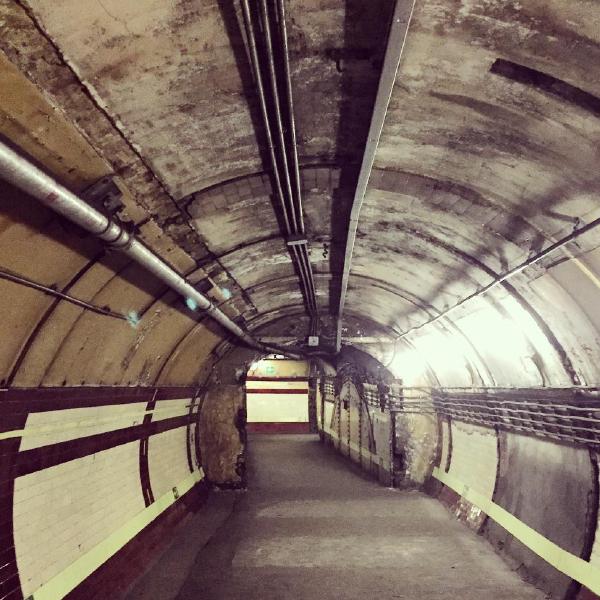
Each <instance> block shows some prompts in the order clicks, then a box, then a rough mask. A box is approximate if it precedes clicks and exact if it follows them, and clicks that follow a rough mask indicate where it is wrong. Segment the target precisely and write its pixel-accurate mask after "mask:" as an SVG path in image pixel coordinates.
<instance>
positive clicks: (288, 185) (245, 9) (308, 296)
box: [242, 0, 317, 313]
mask: <svg viewBox="0 0 600 600" xmlns="http://www.w3.org/2000/svg"><path fill="white" fill-rule="evenodd" d="M259 3H260V17H261V24H262V28H263V33H264V36H265V49H266V54H267V61H268V72H269V78H270V83H271V89H272V92H273V104H274V111H273V112H274V115H275V117H274V118H275V122H276V127H275V129H276V135H277V137H278V139H279V147H278V148H277V146H276V144H275V143H274V141H273V131H272V128H271V124H270V121H269V111H268V108H267V102H266V95H265V86H264V83H263V76H262V72H261V67H260V58H259V54H258V49H257V43H256V35H255V32H254V26H253V24H252V12H251V10H250V5H249V2H248V0H242V13H243V17H244V22H245V27H246V37H247V39H248V46H249V50H250V56H251V61H252V66H253V69H254V72H255V79H256V83H257V88H258V95H259V103H260V106H261V113H262V117H263V121H264V125H265V130H266V132H267V140H268V143H269V150H270V158H271V162H272V163H273V169H274V174H275V178H276V188H277V195H278V199H279V201H280V204H281V208H282V212H283V216H284V220H285V226H286V235H287V236H289V235H290V234H302V235H303V234H304V220H303V217H302V205H301V196H300V171H299V166H298V164H297V161H298V157H297V150H296V133H295V124H294V115H293V103H292V95H291V79H289V61H288V60H287V58H288V51H287V32H285V31H284V30H285V22H284V18H285V8H283V10H282V8H281V5H280V6H278V7H277V8H278V11H279V19H280V35H281V40H282V45H284V48H283V50H284V61H283V62H284V69H285V73H286V91H287V100H288V102H287V110H288V112H289V114H288V121H289V125H290V133H291V146H292V148H291V151H290V154H291V156H292V163H293V165H294V169H295V175H294V177H293V178H292V177H291V175H290V170H289V162H288V151H287V144H286V139H285V133H284V128H283V120H282V113H281V103H280V100H279V87H278V82H277V73H276V69H275V55H274V49H273V41H272V36H271V19H270V16H269V9H268V6H267V3H266V0H259ZM282 17H283V19H282ZM282 31H283V33H282ZM277 154H279V157H280V162H281V163H282V164H281V168H282V171H283V178H282V175H281V174H280V171H279V161H278V157H277ZM282 179H284V180H285V190H286V192H287V193H286V194H284V192H283V190H284V184H283V183H282ZM292 179H295V182H294V184H293V183H292ZM293 188H295V194H294V191H293ZM294 196H296V200H297V202H295V198H294ZM296 203H297V204H298V210H297V209H296V206H295V204H296ZM290 255H291V257H292V260H293V261H294V262H295V264H296V266H297V268H298V274H299V278H300V285H301V289H302V291H303V294H304V297H305V300H306V305H307V308H308V310H309V312H311V313H315V312H316V311H317V301H316V288H315V281H314V276H313V272H312V267H311V264H310V259H309V257H308V250H307V248H306V247H305V246H304V247H302V248H300V247H299V248H295V247H294V246H290Z"/></svg>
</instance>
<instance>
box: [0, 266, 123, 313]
mask: <svg viewBox="0 0 600 600" xmlns="http://www.w3.org/2000/svg"><path fill="white" fill-rule="evenodd" d="M0 279H6V280H7V281H12V282H13V283H17V284H19V285H24V286H25V287H28V288H31V289H33V290H38V291H39V292H43V293H44V294H48V295H49V296H54V297H55V298H60V299H61V300H65V301H66V302H70V303H71V304H74V305H75V306H79V307H80V308H84V309H86V310H90V311H92V312H94V313H96V314H99V315H104V316H106V317H113V318H114V319H121V320H123V321H127V315H124V314H122V313H118V312H114V311H112V310H110V308H108V307H104V306H98V305H97V304H92V303H91V302H87V301H86V300H81V299H80V298H75V296H71V295H70V294H66V293H65V292H61V291H60V290H56V289H54V288H52V287H49V286H47V285H43V284H41V283H38V282H37V281H33V280H31V279H28V278H27V277H23V276H22V275H17V274H16V273H11V272H10V271H5V270H4V269H0Z"/></svg>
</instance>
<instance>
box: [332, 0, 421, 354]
mask: <svg viewBox="0 0 600 600" xmlns="http://www.w3.org/2000/svg"><path fill="white" fill-rule="evenodd" d="M414 5H415V0H411V1H409V2H407V1H406V0H396V6H395V8H394V17H393V20H392V26H391V28H390V33H389V36H388V42H387V49H386V51H385V58H384V61H383V67H382V69H381V77H380V78H379V85H378V87H377V96H376V98H375V107H374V109H373V116H372V117H371V125H370V127H369V134H368V137H367V144H366V146H365V152H364V155H363V159H362V163H361V167H360V173H359V176H358V182H357V184H356V191H355V193H354V200H353V202H352V209H351V212H350V224H349V225H348V237H347V238H346V253H345V255H344V266H343V270H342V281H341V285H340V299H339V305H338V323H337V335H336V349H337V350H338V351H339V349H340V347H341V334H342V323H341V321H342V316H343V313H344V304H345V302H346V291H347V290H348V279H349V276H350V265H351V263H352V254H353V253H354V243H355V241H356V230H357V228H358V217H359V215H360V209H361V207H362V203H363V200H364V197H365V193H366V191H367V185H368V183H369V178H370V176H371V171H372V169H373V163H374V162H375V153H376V152H377V146H378V145H379V138H380V137H381V132H382V130H383V123H384V121H385V116H386V114H387V109H388V105H389V103H390V98H391V96H392V90H393V89H394V83H395V81H396V73H397V72H398V67H399V65H400V58H401V57H402V52H403V50H404V43H405V41H406V34H407V32H408V27H409V25H410V21H411V18H412V13H413V9H414Z"/></svg>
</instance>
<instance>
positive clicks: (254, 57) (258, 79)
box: [242, 0, 292, 236]
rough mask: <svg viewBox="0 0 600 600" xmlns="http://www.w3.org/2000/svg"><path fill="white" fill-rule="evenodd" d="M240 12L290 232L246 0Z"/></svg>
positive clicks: (289, 231) (279, 192) (277, 192)
mask: <svg viewBox="0 0 600 600" xmlns="http://www.w3.org/2000/svg"><path fill="white" fill-rule="evenodd" d="M242 14H243V16H244V25H245V27H246V38H247V40H248V48H249V50H250V60H251V62H252V68H253V70H254V79H255V83H256V89H257V91H258V101H259V102H258V103H259V104H260V110H261V113H262V118H263V123H264V126H265V135H266V137H267V145H268V147H269V155H270V157H271V164H272V165H273V177H274V179H275V188H276V195H277V198H278V200H279V202H280V203H281V209H282V213H283V219H284V222H285V229H286V235H288V236H289V235H290V234H291V233H292V229H291V227H290V222H289V217H288V214H287V210H286V207H285V201H284V197H283V187H282V185H281V177H280V175H279V170H278V168H277V157H276V155H275V145H274V143H273V134H272V132H271V125H270V124H269V112H268V110H267V100H266V97H265V88H264V85H263V80H262V73H261V71H260V60H259V58H258V50H257V47H256V36H255V34H254V26H253V25H252V14H251V12H250V5H249V4H248V0H242Z"/></svg>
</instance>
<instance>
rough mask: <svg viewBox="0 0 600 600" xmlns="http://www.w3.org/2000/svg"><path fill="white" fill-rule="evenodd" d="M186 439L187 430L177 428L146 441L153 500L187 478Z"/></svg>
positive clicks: (188, 472) (188, 471)
mask: <svg viewBox="0 0 600 600" xmlns="http://www.w3.org/2000/svg"><path fill="white" fill-rule="evenodd" d="M186 437H187V428H186V427H179V428H178V429H171V430H169V431H164V432H163V433H158V434H157V435H153V436H152V437H150V439H149V440H148V465H149V470H150V485H151V486H152V492H153V494H154V498H155V499H156V498H160V497H161V496H162V495H163V494H165V493H167V492H168V491H170V490H172V489H173V487H174V486H176V485H177V484H178V483H179V482H180V481H183V480H184V479H185V478H186V477H188V476H189V474H190V469H189V466H188V459H187V449H186ZM192 452H193V449H192Z"/></svg>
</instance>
